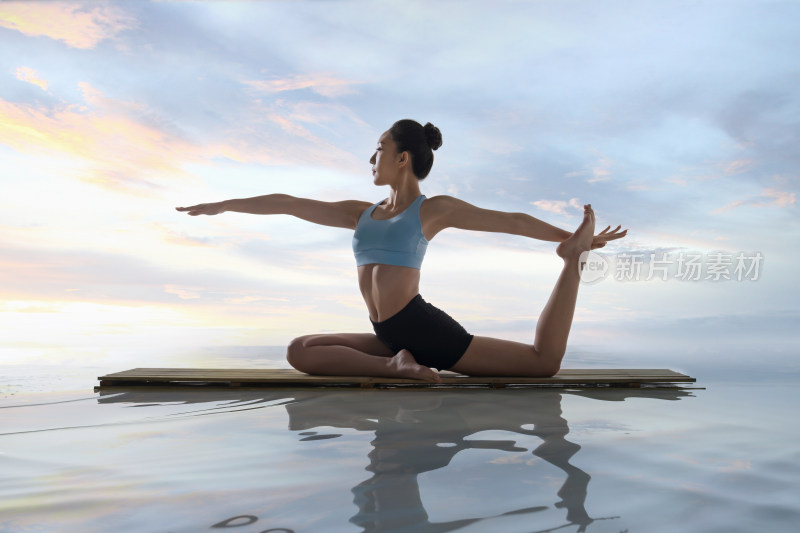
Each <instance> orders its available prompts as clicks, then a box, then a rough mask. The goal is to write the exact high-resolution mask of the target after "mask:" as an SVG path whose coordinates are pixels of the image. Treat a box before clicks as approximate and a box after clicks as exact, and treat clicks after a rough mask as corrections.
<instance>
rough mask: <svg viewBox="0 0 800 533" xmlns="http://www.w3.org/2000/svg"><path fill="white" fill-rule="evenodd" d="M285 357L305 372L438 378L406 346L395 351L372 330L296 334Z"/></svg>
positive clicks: (430, 379) (330, 374)
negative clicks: (364, 331) (301, 335)
mask: <svg viewBox="0 0 800 533" xmlns="http://www.w3.org/2000/svg"><path fill="white" fill-rule="evenodd" d="M286 359H287V360H288V361H289V364H290V365H292V366H293V367H294V368H296V369H297V370H299V371H301V372H305V373H307V374H316V375H322V376H371V377H401V378H412V379H422V380H425V381H440V378H439V374H438V373H436V372H435V371H434V370H432V369H430V368H428V367H426V366H423V365H420V364H418V363H417V362H416V361H415V360H414V357H413V356H412V355H411V353H410V352H409V351H408V350H400V351H399V352H398V353H396V354H395V353H393V352H392V351H391V350H390V349H389V348H388V347H387V346H386V345H385V344H383V343H382V342H381V341H380V340H379V339H378V337H376V336H375V335H374V334H372V333H335V334H323V335H305V336H303V337H298V338H296V339H294V340H293V341H292V342H291V343H289V347H288V349H287V351H286Z"/></svg>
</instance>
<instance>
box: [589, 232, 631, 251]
mask: <svg viewBox="0 0 800 533" xmlns="http://www.w3.org/2000/svg"><path fill="white" fill-rule="evenodd" d="M621 227H622V226H617V227H616V228H614V229H613V230H611V231H608V230H610V229H611V226H608V227H606V229H604V230H603V231H601V232H600V233H598V234H597V235H595V236H594V238H593V239H592V250H594V249H595V248H602V247H603V246H605V245H606V243H607V242H608V241H615V240H617V239H621V238H623V237H624V236H625V235H627V234H628V230H626V229H625V230H622V231H620V228H621Z"/></svg>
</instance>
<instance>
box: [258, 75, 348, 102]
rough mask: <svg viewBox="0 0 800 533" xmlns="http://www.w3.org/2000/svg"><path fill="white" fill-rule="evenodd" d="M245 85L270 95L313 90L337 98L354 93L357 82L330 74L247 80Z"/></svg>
mask: <svg viewBox="0 0 800 533" xmlns="http://www.w3.org/2000/svg"><path fill="white" fill-rule="evenodd" d="M243 83H244V84H245V85H247V86H248V87H251V88H253V89H256V90H258V91H264V92H268V93H279V92H284V91H299V90H302V89H311V90H312V91H314V92H315V93H317V94H319V95H321V96H325V97H328V98H336V97H337V96H344V95H346V94H352V93H354V92H355V89H354V88H353V85H355V84H356V83H357V82H353V81H349V80H345V79H340V78H337V77H335V76H332V75H329V74H306V75H301V74H294V75H291V76H286V77H284V78H274V79H271V80H247V81H244V82H243Z"/></svg>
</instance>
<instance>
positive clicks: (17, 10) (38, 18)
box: [0, 2, 137, 49]
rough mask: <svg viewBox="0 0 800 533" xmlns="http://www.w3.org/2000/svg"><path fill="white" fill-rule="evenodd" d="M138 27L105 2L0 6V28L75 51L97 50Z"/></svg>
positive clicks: (22, 3)
mask: <svg viewBox="0 0 800 533" xmlns="http://www.w3.org/2000/svg"><path fill="white" fill-rule="evenodd" d="M136 25H137V22H136V20H134V19H133V18H132V17H131V16H130V15H128V14H126V13H125V12H124V11H122V10H121V9H119V8H117V7H115V6H111V5H108V4H104V3H92V4H88V5H86V6H82V5H81V4H79V3H74V2H2V3H0V26H2V27H5V28H9V29H12V30H17V31H19V32H21V33H24V34H25V35H30V36H32V37H38V36H40V35H43V36H46V37H50V38H51V39H56V40H59V41H64V42H65V43H66V44H67V45H69V46H72V47H74V48H83V49H87V48H94V47H95V46H96V45H97V43H99V42H100V41H103V40H105V39H108V38H111V37H114V36H116V35H117V34H118V33H120V32H122V31H125V30H127V29H130V28H133V27H135V26H136Z"/></svg>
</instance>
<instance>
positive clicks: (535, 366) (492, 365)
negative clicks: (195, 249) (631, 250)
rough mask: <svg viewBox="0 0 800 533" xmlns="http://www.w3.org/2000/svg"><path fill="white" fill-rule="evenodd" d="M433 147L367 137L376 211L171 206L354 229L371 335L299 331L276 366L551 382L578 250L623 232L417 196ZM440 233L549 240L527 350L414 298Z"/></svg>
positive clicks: (328, 205)
mask: <svg viewBox="0 0 800 533" xmlns="http://www.w3.org/2000/svg"><path fill="white" fill-rule="evenodd" d="M441 145H442V135H441V133H440V132H439V129H438V128H437V127H435V126H434V125H433V124H431V123H427V124H425V126H424V127H423V126H422V125H421V124H419V123H418V122H415V121H413V120H400V121H398V122H396V123H395V124H394V125H393V126H392V127H391V128H390V129H389V131H387V132H385V133H384V134H383V135H381V136H380V138H379V139H378V145H377V148H376V149H375V153H374V154H373V155H372V157H371V158H370V160H369V161H370V163H371V164H372V176H373V182H374V183H375V185H388V186H389V187H390V189H391V190H390V192H389V197H388V198H386V199H385V200H383V201H381V202H378V203H376V204H370V203H369V202H362V201H358V200H348V201H342V202H321V201H317V200H309V199H305V198H295V197H293V196H289V195H286V194H268V195H266V196H257V197H255V198H245V199H239V200H225V201H223V202H217V203H209V204H199V205H195V206H192V207H178V208H177V209H178V211H185V212H187V213H188V214H190V215H192V216H196V215H217V214H219V213H223V212H225V211H236V212H239V213H253V214H257V215H274V214H285V215H294V216H296V217H298V218H302V219H303V220H308V221H309V222H314V223H317V224H323V225H326V226H336V227H341V228H347V229H350V230H355V233H354V234H353V252H354V254H355V257H356V265H357V266H358V285H359V287H360V289H361V294H362V295H363V296H364V302H365V303H366V304H367V310H368V311H369V318H370V321H371V322H372V327H373V329H374V331H375V333H374V334H372V333H337V334H320V335H305V336H303V337H298V338H296V339H294V340H293V341H292V342H291V343H290V344H289V347H288V349H287V359H288V361H289V363H290V364H291V365H292V366H293V367H295V368H296V369H298V370H300V371H302V372H306V373H309V374H318V375H338V376H376V377H383V376H387V377H407V378H416V379H422V380H427V381H439V379H440V378H439V374H438V373H437V372H436V371H434V370H433V369H434V368H436V369H439V370H443V369H446V370H452V371H454V372H460V373H462V374H467V375H471V376H533V377H536V376H551V375H553V374H555V373H556V372H558V370H559V368H560V366H561V359H562V358H563V357H564V352H565V351H566V348H567V337H568V336H569V330H570V326H571V325H572V317H573V314H574V312H575V301H576V299H577V297H578V285H579V283H580V267H579V259H580V255H581V253H582V252H584V251H587V250H590V249H593V248H600V247H602V246H605V244H606V243H607V242H608V241H611V240H614V239H619V238H621V237H624V236H625V233H626V231H627V230H625V231H620V227H619V226H618V227H617V228H616V229H614V230H611V231H609V230H610V227H608V228H606V229H604V230H603V231H601V232H600V233H598V234H597V235H595V234H594V212H593V211H592V207H591V205H586V206H584V214H583V221H582V222H581V223H580V225H579V226H578V229H576V230H575V231H574V232H573V233H570V232H568V231H565V230H562V229H559V228H557V227H555V226H551V225H550V224H547V223H546V222H543V221H541V220H538V219H536V218H534V217H532V216H529V215H527V214H524V213H506V212H503V211H492V210H489V209H481V208H479V207H475V206H474V205H471V204H468V203H467V202H464V201H462V200H459V199H457V198H453V197H452V196H444V195H443V196H434V197H433V198H426V197H425V196H424V195H423V194H422V193H421V192H420V188H419V182H420V181H421V180H423V179H425V177H426V176H427V175H428V173H429V172H430V170H431V166H432V165H433V150H436V149H437V148H439V147H440V146H441ZM445 228H460V229H466V230H475V231H491V232H503V233H511V234H514V235H522V236H525V237H531V238H533V239H539V240H543V241H552V242H558V243H560V244H559V245H558V247H557V248H556V253H557V254H558V255H559V256H560V257H561V258H562V259H563V260H564V267H563V269H562V271H561V274H560V276H559V278H558V281H556V285H555V288H554V289H553V293H552V294H551V296H550V299H549V300H548V302H547V304H546V305H545V307H544V310H543V311H542V314H541V316H540V317H539V322H538V323H537V325H536V336H535V339H534V342H533V344H525V343H521V342H514V341H509V340H503V339H495V338H492V337H481V336H478V335H471V334H469V333H467V331H466V330H465V329H464V328H463V327H462V326H461V325H460V324H459V323H458V322H456V321H455V320H453V319H452V318H451V317H450V316H449V315H448V314H446V313H445V312H444V311H441V310H439V309H437V308H436V307H434V306H432V305H431V304H429V303H428V302H426V301H425V300H423V299H422V297H421V296H420V294H419V280H420V267H421V265H422V258H423V257H424V256H425V250H426V249H427V247H428V243H429V242H430V241H431V239H433V238H434V237H435V236H436V234H437V233H439V232H440V231H442V230H443V229H445Z"/></svg>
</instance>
